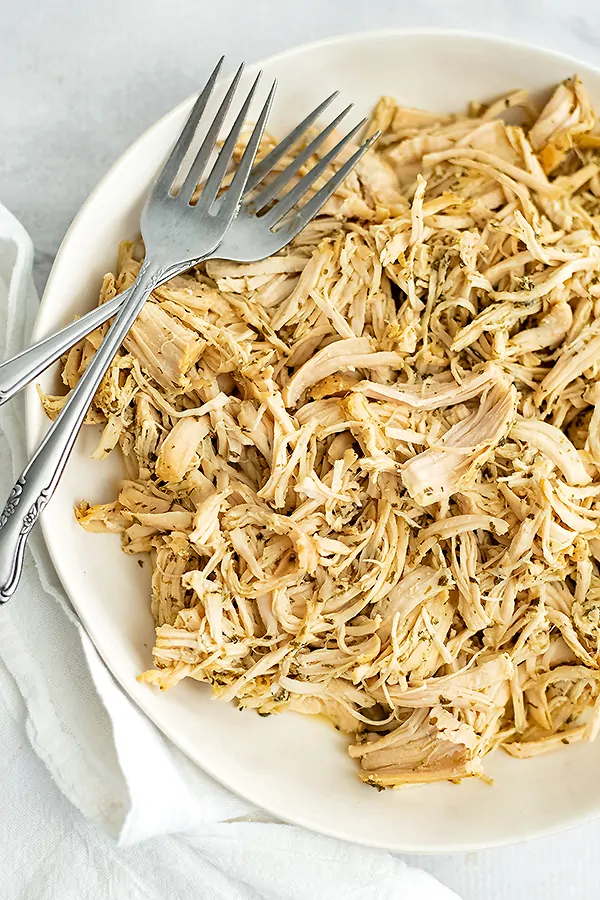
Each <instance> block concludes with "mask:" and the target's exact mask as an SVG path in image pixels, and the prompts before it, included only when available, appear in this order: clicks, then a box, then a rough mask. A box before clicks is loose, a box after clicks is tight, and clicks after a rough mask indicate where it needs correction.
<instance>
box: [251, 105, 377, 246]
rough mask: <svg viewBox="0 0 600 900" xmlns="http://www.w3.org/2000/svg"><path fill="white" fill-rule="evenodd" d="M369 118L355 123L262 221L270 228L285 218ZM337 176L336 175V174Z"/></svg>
mask: <svg viewBox="0 0 600 900" xmlns="http://www.w3.org/2000/svg"><path fill="white" fill-rule="evenodd" d="M366 122H367V119H363V120H362V122H359V123H358V125H355V126H354V128H352V129H351V131H349V132H348V134H347V135H345V136H344V137H343V138H342V139H341V141H338V143H337V144H336V145H335V147H334V148H333V150H330V151H329V153H326V154H325V156H324V157H323V158H322V159H320V160H319V162H318V163H317V164H316V165H315V166H313V168H312V169H311V170H310V172H308V173H307V174H306V175H304V177H303V178H301V179H300V181H299V182H298V184H297V185H295V187H293V188H292V190H291V191H288V193H287V194H284V196H283V197H282V198H281V200H278V202H277V203H276V205H275V206H274V207H273V209H270V210H269V212H267V213H265V215H264V216H262V217H261V218H262V221H263V222H264V224H265V225H268V226H269V228H272V227H273V225H276V224H277V222H279V221H280V219H283V217H284V216H285V214H286V213H288V212H289V211H290V209H291V208H292V207H293V206H295V205H296V203H298V201H299V200H301V199H302V197H304V195H305V194H306V192H307V191H309V190H310V188H311V187H312V186H313V184H314V183H315V181H316V180H317V178H319V176H320V175H321V174H322V173H323V172H324V171H325V169H326V168H327V166H328V165H330V163H332V162H333V160H334V159H335V158H336V156H337V155H338V154H339V152H340V150H342V149H343V148H344V147H345V146H346V144H347V143H348V141H350V140H352V138H353V137H354V135H355V134H357V132H358V131H360V129H361V128H362V127H363V126H364V125H365V123H366ZM334 177H335V176H334Z"/></svg>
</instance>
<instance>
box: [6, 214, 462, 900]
mask: <svg viewBox="0 0 600 900" xmlns="http://www.w3.org/2000/svg"><path fill="white" fill-rule="evenodd" d="M32 259H33V247H32V244H31V240H30V238H29V236H28V235H27V233H26V232H25V231H24V229H23V228H22V226H21V225H20V224H19V223H18V222H17V221H16V220H15V219H14V217H13V216H12V215H11V214H10V213H9V212H8V211H7V210H6V209H5V208H4V207H2V206H0V323H3V324H4V325H5V330H4V333H5V335H6V343H5V347H4V358H6V356H12V355H13V354H15V353H16V352H18V351H19V350H20V349H22V347H23V346H25V345H26V342H27V340H28V338H29V334H30V331H31V323H32V321H33V317H34V315H35V312H36V310H37V305H38V301H37V297H36V293H35V289H34V286H33V281H32V278H31V266H32ZM22 417H23V403H22V398H21V397H17V398H15V400H13V401H12V402H11V403H9V404H7V405H6V406H4V407H3V408H2V409H0V429H1V433H0V458H1V459H2V460H4V461H7V460H8V459H9V458H10V460H11V462H12V466H9V465H4V466H2V467H0V494H2V495H3V496H2V497H0V503H1V502H2V499H3V497H5V496H7V495H8V493H9V490H10V487H11V486H12V482H13V478H14V477H15V476H16V475H17V474H18V471H17V470H19V471H20V470H21V468H22V466H23V463H24V459H25V449H24V436H23V422H22ZM29 547H30V551H29V552H28V554H27V557H26V562H25V569H24V573H23V579H22V584H21V586H20V588H19V591H18V593H17V595H16V596H15V597H14V598H13V599H12V600H11V602H10V603H8V604H7V605H6V606H4V607H0V790H1V791H2V798H3V800H2V802H0V847H1V850H2V858H3V862H2V867H3V879H2V883H3V886H2V897H3V900H10V898H12V897H15V898H16V897H20V898H24V897H25V898H36V900H37V898H47V900H50V898H52V900H54V898H56V900H69V898H71V897H72V898H77V900H83V898H85V897H88V896H89V897H94V898H95V900H104V898H113V897H114V898H115V900H116V898H119V900H122V898H127V900H129V898H137V897H140V898H146V900H147V898H149V897H152V898H154V897H156V898H159V897H160V898H161V900H171V898H173V900H175V898H187V897H194V898H202V897H210V898H220V897H223V898H228V900H229V898H234V900H238V898H239V900H246V898H248V900H250V898H252V900H257V898H273V900H276V898H289V900H300V898H307V900H308V898H310V900H319V898H323V900H325V898H327V900H331V898H341V897H350V896H352V897H355V898H365V900H366V898H377V900H385V898H390V900H391V898H392V897H393V898H403V900H404V898H406V900H451V898H453V897H454V898H456V895H455V894H454V893H453V892H451V891H450V890H448V889H447V888H444V887H442V885H440V884H439V883H438V882H437V881H435V880H434V879H433V878H432V877H431V876H430V875H427V874H426V873H424V872H422V871H420V870H417V869H414V868H410V867H408V866H406V865H405V864H404V863H403V862H401V861H400V860H398V859H397V858H395V857H393V856H392V855H390V854H388V853H385V852H381V851H376V850H368V849H362V848H359V847H356V846H352V845H349V844H345V843H343V842H340V841H336V840H332V839H329V838H324V837H320V836H317V835H313V834H311V833H310V832H308V831H305V830H303V829H300V828H296V827H292V826H288V825H283V824H280V823H276V822H273V821H272V820H270V819H269V817H268V816H266V815H264V814H261V812H260V811H259V810H257V809H253V808H252V807H250V806H249V805H248V804H247V803H246V802H244V801H242V800H240V799H239V798H238V797H235V796H234V795H233V794H231V793H229V792H228V791H227V790H225V789H224V788H223V787H221V786H220V785H218V784H217V783H216V782H214V781H213V780H212V779H211V778H209V776H208V775H205V774H204V772H202V771H201V770H200V769H199V768H197V767H196V766H195V765H194V764H193V763H191V762H190V761H189V760H188V759H187V758H186V757H184V756H183V754H181V753H180V752H179V751H178V750H177V749H176V748H175V747H174V746H173V745H171V744H170V743H169V742H168V741H166V739H165V738H163V737H162V735H161V734H160V733H159V732H158V731H157V729H156V728H155V727H154V725H153V724H152V723H151V722H150V721H149V720H148V719H147V718H146V717H145V716H144V715H143V714H142V713H141V712H140V711H139V710H138V709H137V707H135V706H134V705H133V704H132V703H131V701H130V700H129V698H128V697H126V696H125V695H124V694H123V693H122V691H121V690H120V688H119V687H118V686H117V685H116V684H115V682H114V681H113V679H112V677H111V675H110V674H109V672H108V671H107V669H106V668H105V667H104V664H103V663H102V661H101V659H100V658H99V656H98V654H97V653H96V650H95V649H94V647H93V645H92V644H91V642H90V640H89V638H88V637H87V635H86V634H85V632H84V631H83V629H82V627H81V626H80V624H79V622H78V620H77V617H76V616H75V614H74V612H73V610H72V608H71V607H70V605H69V603H68V601H67V599H66V597H65V595H64V593H63V590H62V587H61V585H60V582H59V580H58V577H57V575H56V573H55V571H54V569H53V566H52V564H51V562H50V559H49V556H48V553H47V550H46V547H45V545H44V543H43V540H42V538H41V535H40V534H39V533H38V532H37V530H34V533H33V534H32V536H31V540H30V543H29ZM31 749H33V751H35V754H37V757H39V760H41V761H42V762H43V763H44V764H45V770H46V771H44V768H43V767H42V766H40V764H39V760H38V759H36V758H35V756H34V754H33V753H32V752H31ZM48 773H49V774H50V776H51V778H52V779H53V781H54V782H55V785H57V786H58V788H60V791H62V793H63V794H64V796H65V797H66V798H67V799H68V800H69V801H71V803H72V804H73V805H74V806H75V807H77V809H78V810H79V811H80V812H81V813H83V816H84V817H85V819H87V820H89V822H91V823H93V825H90V824H89V823H88V822H85V821H84V820H83V819H82V817H81V816H79V815H78V814H77V813H75V811H74V810H72V808H69V805H68V804H66V803H65V802H64V800H63V799H62V798H61V797H60V795H59V794H58V792H57V791H56V789H55V787H54V785H52V782H51V781H50V779H49V778H48V777H47V774H48ZM157 778H158V779H159V780H160V790H157ZM95 826H99V827H100V829H103V830H104V832H106V833H108V835H110V838H112V839H113V840H110V839H108V838H107V837H106V835H105V834H103V833H102V832H101V831H100V830H99V828H98V827H95ZM150 839H154V840H150ZM142 841H145V842H146V843H144V844H142V845H141V846H135V847H134V846H133V845H138V844H139V843H140V842H142ZM7 865H8V866H9V867H10V870H12V877H11V878H8V879H7V878H6V867H7ZM6 891H8V892H9V893H6Z"/></svg>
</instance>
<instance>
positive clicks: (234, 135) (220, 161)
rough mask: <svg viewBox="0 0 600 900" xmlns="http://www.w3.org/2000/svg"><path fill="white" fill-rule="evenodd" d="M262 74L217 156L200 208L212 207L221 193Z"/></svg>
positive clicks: (259, 75)
mask: <svg viewBox="0 0 600 900" xmlns="http://www.w3.org/2000/svg"><path fill="white" fill-rule="evenodd" d="M261 75H262V72H259V73H258V75H257V76H256V79H255V80H254V84H253V85H252V87H251V88H250V90H249V92H248V96H247V97H246V99H245V101H244V104H243V106H242V108H241V110H240V111H239V113H238V116H237V118H236V120H235V122H234V123H233V125H232V126H231V131H230V132H229V134H228V135H227V137H226V139H225V142H224V144H223V146H222V147H221V149H220V151H219V155H218V156H217V160H216V162H215V164H214V166H213V167H212V170H211V172H210V175H209V176H208V178H207V179H206V183H205V184H204V186H203V188H202V193H201V194H200V199H199V201H198V206H199V207H200V206H201V207H203V208H204V209H206V206H210V205H211V204H212V203H213V202H214V200H215V199H216V196H217V194H218V193H219V189H220V187H221V183H222V181H223V178H224V177H225V173H226V172H227V169H228V167H229V163H230V162H231V157H232V156H233V151H234V150H235V145H236V144H237V142H238V138H239V136H240V132H241V130H242V126H243V124H244V122H245V121H246V116H247V115H248V109H249V108H250V104H251V103H252V99H253V97H254V94H255V92H256V88H257V87H258V82H259V81H260V77H261Z"/></svg>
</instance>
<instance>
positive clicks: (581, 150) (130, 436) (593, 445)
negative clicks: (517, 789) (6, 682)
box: [43, 78, 600, 788]
mask: <svg viewBox="0 0 600 900" xmlns="http://www.w3.org/2000/svg"><path fill="white" fill-rule="evenodd" d="M507 110H510V117H512V116H514V115H515V113H516V114H517V116H518V117H519V118H518V120H519V121H520V122H521V124H520V125H515V124H507V123H506V122H505V120H504V118H508V117H504V113H505V112H506V111H507ZM511 121H515V119H514V118H511ZM375 128H379V129H381V130H382V136H381V137H380V139H379V141H378V143H377V144H376V145H375V147H374V149H373V150H371V151H370V153H369V154H368V155H367V156H366V157H365V158H364V160H363V161H362V162H361V163H360V164H359V165H358V167H357V168H356V170H355V171H354V172H353V174H352V175H351V176H350V177H349V178H348V179H347V180H346V181H345V182H344V183H343V185H342V186H341V187H340V188H339V189H338V190H337V192H336V193H335V195H334V196H333V197H332V198H331V199H330V201H329V202H328V203H327V205H326V206H325V207H324V208H323V210H322V211H321V213H320V214H319V216H317V218H316V219H315V220H314V221H313V222H311V224H309V225H308V226H307V227H306V228H305V229H304V231H303V232H302V233H301V234H300V235H298V237H297V238H296V239H295V240H294V241H293V242H292V244H291V245H290V246H289V247H287V248H285V249H284V250H282V251H281V252H280V253H278V254H276V256H274V257H272V258H271V259H266V260H264V261H262V262H254V263H251V264H244V263H233V262H224V261H212V262H209V263H207V264H206V265H205V266H200V267H196V268H194V269H191V270H190V271H189V272H187V273H185V274H183V275H180V276H178V277H177V278H174V279H173V280H172V281H170V282H169V283H168V284H165V285H163V286H162V287H161V288H159V289H158V290H156V291H155V292H154V295H153V298H152V300H151V301H150V302H149V303H148V304H147V305H146V307H145V309H144V311H143V313H142V315H141V316H140V317H139V319H138V321H137V323H136V325H135V326H134V328H133V329H132V331H131V333H130V335H129V337H128V338H127V340H126V342H125V344H124V346H123V348H122V349H121V351H120V352H119V354H118V355H117V357H116V358H115V360H114V361H113V363H112V365H111V367H110V369H109V371H108V373H107V375H106V377H105V378H104V380H103V382H102V385H101V387H100V390H99V391H98V394H97V396H96V398H95V401H94V404H93V406H92V408H91V411H90V414H89V417H88V420H89V421H90V422H91V423H98V422H100V423H102V424H103V433H102V436H101V438H100V442H99V445H98V449H97V451H96V454H95V455H96V456H97V457H103V456H106V454H107V453H109V452H112V451H113V448H116V447H119V448H120V450H121V452H122V454H123V456H124V458H125V462H126V467H127V473H128V477H127V480H126V481H125V482H124V483H123V484H122V485H121V487H120V490H119V493H118V496H117V498H116V499H115V500H114V502H112V503H108V504H102V505H98V506H91V507H90V506H89V505H88V504H87V503H83V504H81V506H80V507H79V508H78V509H77V511H76V512H77V517H78V520H79V522H80V523H81V525H82V526H83V527H84V528H87V529H88V530H90V531H93V532H96V531H106V532H117V533H120V534H121V538H122V543H123V549H124V550H125V551H126V552H128V553H149V554H150V556H151V560H152V569H153V576H152V596H151V606H152V613H153V615H154V619H155V623H156V645H155V647H154V651H153V653H154V663H155V668H154V669H152V670H150V671H148V672H145V673H144V674H143V675H141V676H140V677H141V679H142V680H143V681H146V682H148V683H149V684H153V685H157V686H159V687H161V688H168V687H171V686H173V685H176V684H177V683H178V682H179V681H181V680H182V679H183V678H194V679H197V680H198V681H202V682H205V683H207V684H209V685H211V687H212V691H213V693H214V695H215V696H217V697H221V698H223V699H225V700H229V701H235V702H236V703H237V704H239V705H240V706H241V707H247V708H253V709H255V710H257V711H258V712H259V713H260V714H261V715H269V714H271V713H277V712H280V711H283V710H292V711H296V712H301V713H305V714H309V715H323V716H326V717H327V718H329V719H330V720H331V721H332V722H333V723H334V724H335V725H336V726H337V727H338V728H339V729H340V730H342V731H343V732H345V733H347V734H349V735H350V736H351V746H350V755H351V756H352V758H353V759H355V760H356V761H357V764H358V765H359V766H360V777H361V778H362V779H363V781H365V782H366V783H368V784H370V785H373V786H375V787H377V788H382V787H388V786H392V787H396V786H401V785H406V784H418V783H423V782H432V781H440V780H451V781H457V780H460V779H462V778H465V777H468V776H481V775H482V774H483V763H482V759H483V757H484V756H485V755H486V754H487V753H488V752H489V751H491V750H493V749H495V748H497V747H502V748H504V749H505V750H506V751H507V752H508V753H510V754H512V755H513V756H515V757H530V756H534V755H536V754H539V753H543V752H546V751H548V750H551V749H553V748H555V747H560V746H561V745H562V744H570V743H573V742H574V741H580V740H590V739H592V738H593V737H594V736H595V735H596V733H597V731H598V729H599V727H600V437H599V434H598V429H599V428H600V394H599V392H598V389H597V388H596V382H597V380H598V375H599V373H600V177H599V176H600V156H599V152H600V128H599V127H598V121H597V119H596V117H595V115H594V113H593V111H592V110H591V107H590V104H589V100H588V98H587V95H586V92H585V89H584V87H583V85H582V84H581V82H580V81H579V80H578V79H577V78H571V79H569V80H567V81H565V82H564V83H563V84H561V85H559V86H558V87H557V88H556V90H555V91H554V93H553V95H552V97H551V99H550V100H549V101H548V103H547V104H546V106H545V107H544V108H543V109H541V111H536V110H535V109H534V107H533V105H532V103H531V102H530V101H529V99H528V98H527V94H526V92H524V91H518V92H514V93H513V94H510V95H507V96H506V97H502V98H499V99H498V100H496V101H494V102H493V103H491V104H489V105H484V104H472V105H471V107H470V108H469V112H468V114H466V115H453V116H449V115H443V116H437V115H435V114H431V113H426V112H421V111H419V110H413V109H406V108H403V107H401V106H399V105H398V104H397V103H396V102H395V101H394V100H393V99H392V98H390V97H385V98H383V99H382V100H381V101H380V103H379V104H378V105H377V107H376V110H375V112H374V115H373V119H372V122H371V123H370V125H369V129H370V130H371V131H374V130H375ZM242 144H243V142H242ZM242 144H241V145H240V148H239V152H240V153H241V151H242V149H243V146H242ZM271 145H272V142H270V139H266V141H265V148H264V150H265V152H266V151H267V150H268V149H269V147H270V146H271ZM289 161H290V160H289V158H288V159H284V160H282V161H281V162H280V163H279V166H278V168H277V171H281V169H282V168H283V167H285V166H286V165H288V163H289ZM304 171H305V170H304V169H303V170H301V171H300V172H299V175H302V174H303V172H304ZM274 174H276V173H274ZM271 177H273V176H271ZM143 252H144V251H143V247H142V245H141V243H140V242H137V243H136V242H134V243H125V244H123V245H122V247H121V251H120V253H119V260H118V265H117V271H116V273H115V275H114V276H112V275H110V276H107V277H106V279H105V282H104V286H103V292H102V295H101V302H104V301H105V300H106V299H108V298H109V297H111V296H113V295H114V293H115V291H121V290H123V289H125V288H126V287H127V286H128V285H129V284H131V282H132V280H133V279H134V278H135V275H136V272H137V270H138V268H139V265H140V261H141V260H142V258H143ZM103 334H104V329H99V330H98V331H96V332H94V333H93V334H92V335H90V336H89V337H88V338H86V339H85V340H84V341H83V342H82V343H81V344H80V345H78V347H76V348H74V349H73V350H71V351H70V353H69V354H68V355H67V356H66V357H65V359H64V361H63V381H64V384H65V386H66V387H67V389H72V388H73V386H74V385H75V384H76V383H77V381H78V379H79V378H80V377H81V375H82V373H83V372H84V371H85V368H86V366H87V364H88V363H89V360H90V359H91V357H92V356H93V354H94V352H95V350H96V349H97V347H98V345H99V343H100V341H101V339H102V336H103ZM43 402H44V406H45V408H46V410H47V412H48V413H49V414H50V415H56V414H57V412H58V410H59V409H60V408H61V406H62V404H63V403H64V398H63V397H45V398H43Z"/></svg>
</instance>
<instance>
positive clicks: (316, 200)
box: [283, 131, 381, 241]
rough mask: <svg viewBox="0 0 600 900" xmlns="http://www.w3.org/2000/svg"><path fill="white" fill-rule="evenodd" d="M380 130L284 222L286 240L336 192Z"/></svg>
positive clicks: (297, 231) (306, 223)
mask: <svg viewBox="0 0 600 900" xmlns="http://www.w3.org/2000/svg"><path fill="white" fill-rule="evenodd" d="M380 134H381V132H380V131H376V132H375V134H373V135H371V137H370V138H368V140H366V141H365V142H364V144H362V146H360V147H359V148H358V150H357V151H356V152H355V153H353V154H352V156H351V157H350V159H349V160H347V162H345V163H344V165H343V166H341V167H340V168H339V169H338V171H337V172H336V173H335V175H333V176H332V177H331V178H330V179H329V181H328V182H327V184H326V185H324V186H323V187H322V188H321V189H320V190H319V191H317V193H316V194H315V195H314V197H311V198H310V200H309V201H308V203H305V204H304V206H303V207H302V208H301V209H299V210H298V212H297V213H296V214H295V215H294V216H293V217H292V218H291V219H290V220H289V222H286V224H285V225H284V226H283V230H284V231H285V234H286V237H287V238H288V240H290V241H291V240H292V238H295V237H296V235H297V234H298V233H299V232H300V231H302V229H303V228H304V227H305V226H306V225H308V223H309V222H310V221H311V219H314V217H315V216H316V215H317V213H318V212H319V210H320V209H321V207H322V206H323V205H324V204H325V203H326V202H327V201H328V200H329V198H330V197H331V195H332V194H334V193H335V192H336V190H337V189H338V187H339V186H340V184H341V183H342V182H343V181H344V179H345V178H347V177H348V175H349V174H350V172H351V171H352V169H353V168H354V166H355V165H356V164H357V162H359V161H360V160H361V159H362V157H363V156H364V155H365V153H366V152H367V150H368V149H369V148H370V147H371V146H372V144H374V143H375V141H376V140H377V138H378V137H379V136H380Z"/></svg>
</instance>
